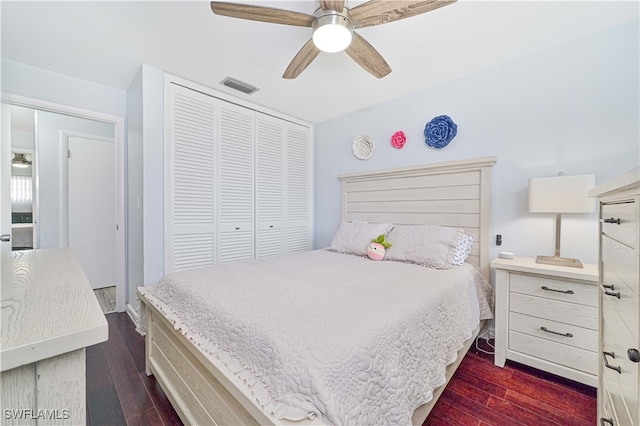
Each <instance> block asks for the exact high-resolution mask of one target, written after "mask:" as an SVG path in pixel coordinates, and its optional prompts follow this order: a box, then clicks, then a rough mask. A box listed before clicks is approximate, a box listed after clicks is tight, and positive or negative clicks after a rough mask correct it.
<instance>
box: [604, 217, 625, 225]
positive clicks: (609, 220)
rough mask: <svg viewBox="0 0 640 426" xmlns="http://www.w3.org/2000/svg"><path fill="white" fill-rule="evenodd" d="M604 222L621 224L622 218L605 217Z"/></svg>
mask: <svg viewBox="0 0 640 426" xmlns="http://www.w3.org/2000/svg"><path fill="white" fill-rule="evenodd" d="M603 222H604V223H615V224H616V225H620V222H621V220H620V218H617V219H614V218H611V219H605V220H603Z"/></svg>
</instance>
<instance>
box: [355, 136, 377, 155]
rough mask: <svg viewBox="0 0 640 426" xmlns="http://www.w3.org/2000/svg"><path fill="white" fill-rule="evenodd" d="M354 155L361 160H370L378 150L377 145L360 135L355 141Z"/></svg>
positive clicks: (367, 137)
mask: <svg viewBox="0 0 640 426" xmlns="http://www.w3.org/2000/svg"><path fill="white" fill-rule="evenodd" d="M352 149H353V155H355V157H356V158H358V159H360V160H368V159H369V158H371V156H372V155H373V151H374V150H375V149H376V146H375V144H374V143H373V141H372V140H371V139H369V136H367V135H358V136H356V138H355V139H354V141H353V146H352Z"/></svg>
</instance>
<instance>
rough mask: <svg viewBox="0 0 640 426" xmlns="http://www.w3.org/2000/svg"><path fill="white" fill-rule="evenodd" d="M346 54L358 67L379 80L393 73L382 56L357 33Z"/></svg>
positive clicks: (354, 34)
mask: <svg viewBox="0 0 640 426" xmlns="http://www.w3.org/2000/svg"><path fill="white" fill-rule="evenodd" d="M345 52H347V55H349V56H351V59H353V60H354V61H356V62H357V63H358V65H360V66H361V67H362V68H364V69H365V70H367V71H368V72H369V73H371V74H373V75H374V76H375V77H377V78H382V77H384V76H385V75H387V74H389V73H390V72H391V67H390V66H389V64H387V61H385V60H384V58H383V57H382V55H380V53H378V51H377V50H376V49H374V47H373V46H371V45H370V44H369V42H367V40H365V39H364V38H362V36H360V35H358V34H357V33H355V32H354V33H353V40H351V44H350V45H349V47H347V49H346V50H345Z"/></svg>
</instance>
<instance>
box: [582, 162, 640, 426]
mask: <svg viewBox="0 0 640 426" xmlns="http://www.w3.org/2000/svg"><path fill="white" fill-rule="evenodd" d="M589 195H590V196H593V197H598V199H599V204H600V209H599V211H600V279H599V284H600V295H599V306H600V308H599V311H600V339H599V349H600V367H599V383H598V418H599V424H601V425H604V426H606V425H625V426H626V425H639V424H640V352H639V351H640V339H639V337H638V330H639V328H640V320H639V313H638V311H640V297H639V294H640V284H639V283H640V278H639V277H640V226H639V225H638V222H639V220H640V168H638V167H636V168H635V169H634V170H632V171H630V172H627V173H625V174H623V175H621V176H619V177H617V178H614V179H612V180H611V181H609V182H606V183H604V184H602V185H600V186H598V187H596V188H594V189H593V190H591V191H590V192H589Z"/></svg>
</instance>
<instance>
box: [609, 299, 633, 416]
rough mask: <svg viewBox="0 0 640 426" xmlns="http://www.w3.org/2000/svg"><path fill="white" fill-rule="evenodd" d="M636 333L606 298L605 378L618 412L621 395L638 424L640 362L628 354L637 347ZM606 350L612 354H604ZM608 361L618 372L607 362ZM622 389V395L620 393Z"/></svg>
mask: <svg viewBox="0 0 640 426" xmlns="http://www.w3.org/2000/svg"><path fill="white" fill-rule="evenodd" d="M636 345H637V337H636V338H633V337H632V335H631V334H630V332H629V330H628V329H627V327H626V326H625V325H624V323H623V321H622V319H621V318H620V317H619V316H618V314H617V312H616V310H615V308H614V306H613V305H612V304H611V302H610V301H609V300H607V299H604V300H603V301H602V353H601V354H600V357H601V362H602V379H603V380H604V381H606V383H607V386H608V387H609V391H610V394H611V399H612V402H613V405H614V408H615V410H616V413H618V415H619V414H620V410H619V406H620V405H621V403H620V402H618V401H617V399H619V398H622V400H623V402H624V405H625V406H626V407H627V409H628V410H629V412H630V413H631V416H632V421H633V422H632V424H638V421H639V419H638V403H639V402H640V400H639V395H638V392H639V386H638V383H639V382H638V381H639V380H640V375H639V372H640V369H639V367H640V364H638V363H635V362H632V361H631V360H629V358H628V357H627V350H628V349H629V348H637V346H636ZM604 352H607V353H612V354H613V355H607V356H606V357H605V356H604ZM605 361H606V362H607V363H608V364H609V365H610V366H611V367H614V368H616V369H617V368H619V370H620V371H619V372H618V371H616V370H615V369H613V368H609V367H607V366H606V364H605ZM618 391H619V394H620V396H618V395H617V393H618Z"/></svg>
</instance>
